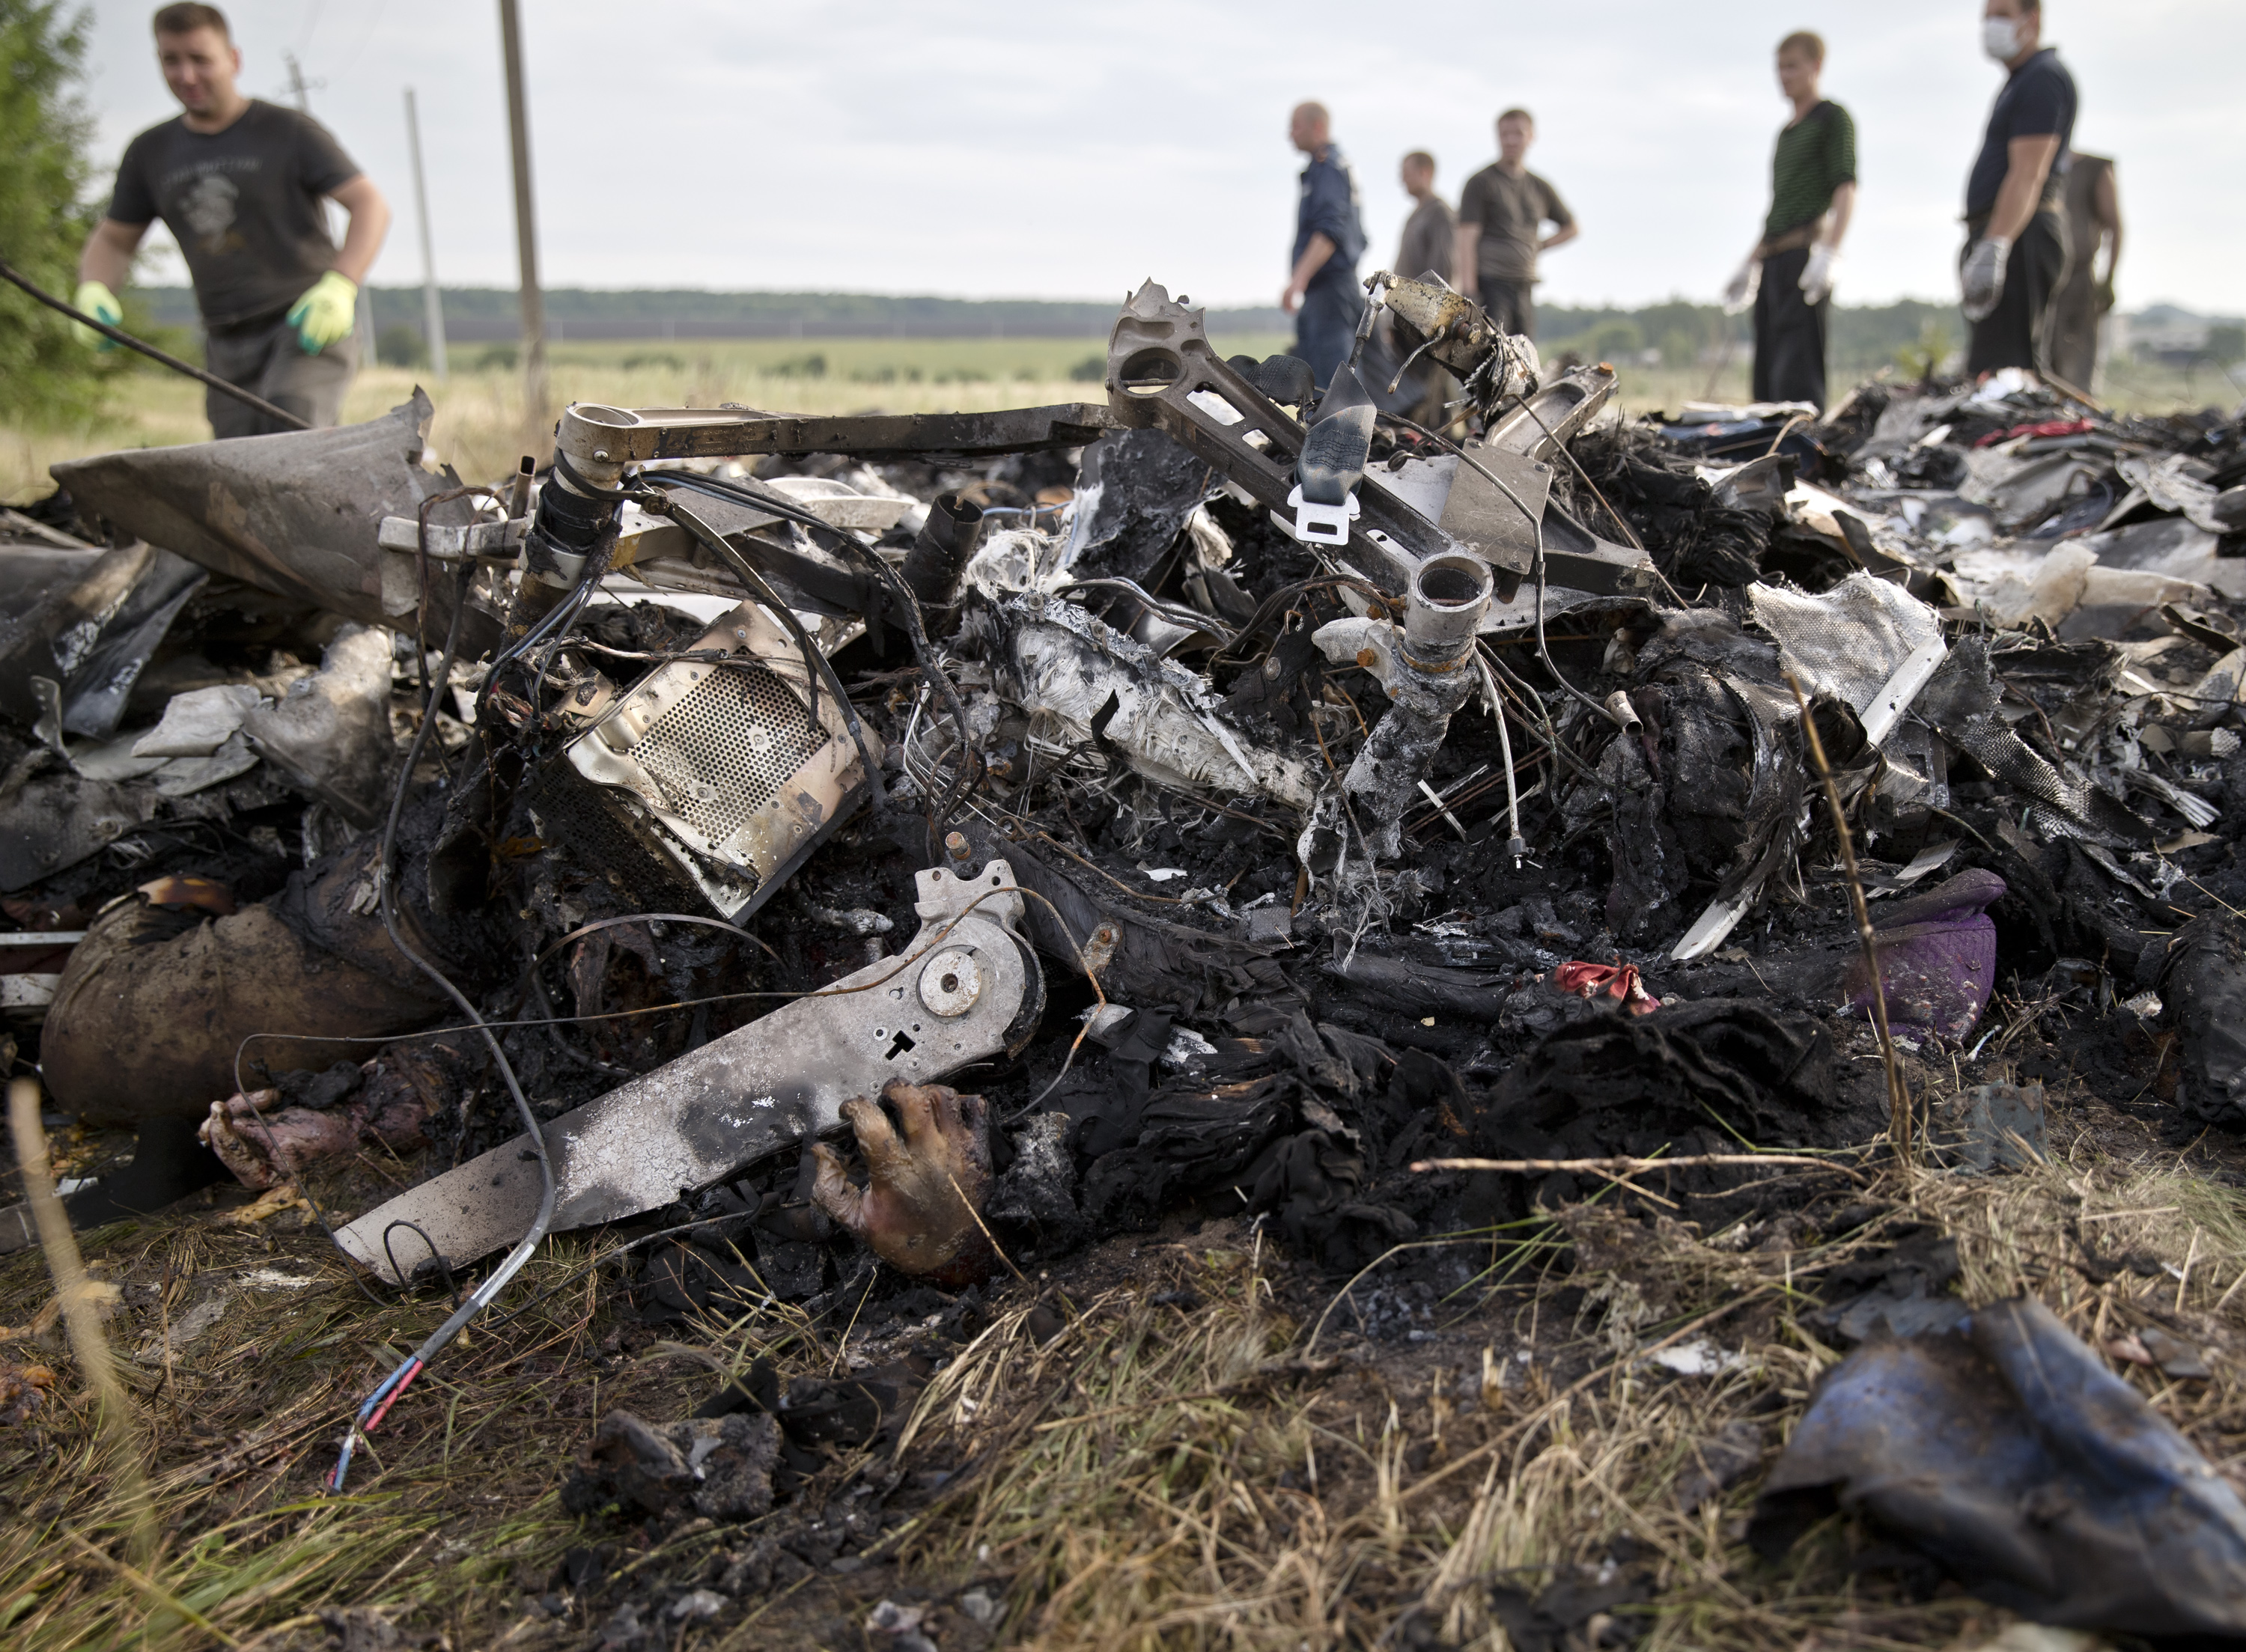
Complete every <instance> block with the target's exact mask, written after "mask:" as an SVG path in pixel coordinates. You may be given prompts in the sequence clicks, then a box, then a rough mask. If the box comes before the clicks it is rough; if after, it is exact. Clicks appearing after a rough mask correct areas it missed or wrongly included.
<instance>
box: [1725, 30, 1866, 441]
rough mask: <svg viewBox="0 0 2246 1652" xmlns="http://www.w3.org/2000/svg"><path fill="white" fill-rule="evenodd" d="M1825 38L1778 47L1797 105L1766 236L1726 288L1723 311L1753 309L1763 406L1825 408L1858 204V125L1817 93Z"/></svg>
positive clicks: (1779, 151)
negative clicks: (1839, 275)
mask: <svg viewBox="0 0 2246 1652" xmlns="http://www.w3.org/2000/svg"><path fill="white" fill-rule="evenodd" d="M1824 71H1825V42H1824V41H1823V40H1822V39H1821V38H1820V37H1818V36H1816V35H1814V34H1812V33H1811V32H1810V31H1807V29H1802V30H1798V31H1795V32H1794V33H1793V34H1790V35H1788V36H1787V37H1786V38H1785V39H1783V40H1781V41H1780V42H1779V43H1778V89H1779V93H1780V96H1781V97H1783V98H1784V99H1786V100H1787V103H1789V104H1791V105H1793V119H1790V120H1788V121H1787V123H1786V125H1785V126H1783V127H1781V128H1780V131H1779V134H1778V145H1777V147H1776V149H1775V150H1774V151H1773V153H1772V156H1771V162H1770V211H1769V212H1768V213H1767V214H1765V216H1764V218H1763V222H1762V235H1761V236H1760V237H1759V239H1758V240H1757V241H1756V242H1755V245H1754V250H1753V251H1752V252H1750V253H1749V254H1748V255H1747V258H1746V262H1745V263H1743V264H1741V265H1740V266H1739V273H1738V274H1737V275H1733V276H1732V279H1731V283H1730V284H1729V285H1728V286H1726V287H1725V289H1724V309H1725V311H1726V312H1727V313H1729V314H1732V315H1737V314H1738V313H1739V311H1740V310H1742V309H1746V308H1747V307H1748V306H1749V305H1753V308H1754V372H1753V388H1752V390H1751V391H1750V394H1752V395H1753V398H1754V399H1755V400H1756V401H1758V402H1807V403H1808V404H1809V405H1811V406H1813V407H1817V408H1820V409H1821V408H1822V407H1823V406H1824V405H1825V326H1826V319H1827V314H1828V312H1829V311H1830V309H1831V308H1832V302H1833V280H1834V274H1835V272H1836V270H1837V269H1838V267H1839V265H1840V262H1841V239H1842V238H1843V237H1844V236H1846V235H1848V220H1849V218H1850V216H1851V215H1852V214H1854V213H1855V209H1856V123H1855V121H1854V120H1852V119H1849V116H1848V111H1847V110H1846V109H1843V108H1842V107H1841V105H1839V104H1837V103H1834V102H1833V101H1831V100H1830V99H1827V98H1826V97H1824V96H1823V95H1822V94H1821V92H1819V90H1818V82H1819V78H1820V77H1821V75H1822V74H1823V73H1824Z"/></svg>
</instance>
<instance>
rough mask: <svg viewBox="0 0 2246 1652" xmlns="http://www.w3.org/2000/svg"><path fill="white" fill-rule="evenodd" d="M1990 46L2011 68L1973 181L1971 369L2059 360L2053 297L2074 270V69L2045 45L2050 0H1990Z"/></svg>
mask: <svg viewBox="0 0 2246 1652" xmlns="http://www.w3.org/2000/svg"><path fill="white" fill-rule="evenodd" d="M1981 45H1982V49H1983V50H1984V51H1986V52H1987V53H1988V54H1989V55H1990V56H1991V58H1995V59H1996V60H1997V61H1998V63H2001V64H2003V65H2004V67H2005V68H2006V69H2008V70H2009V71H2011V73H2010V74H2009V76H2008V77H2007V78H2005V81H2004V89H2003V90H2002V91H2001V92H1998V94H1997V102H1996V105H1995V106H1994V107H1993V108H1991V110H1990V111H1989V130H1988V133H1987V135H1986V136H1984V138H1983V139H1982V140H1981V153H1980V154H1979V155H1978V156H1977V157H1976V158H1975V160H1974V162H1973V171H1972V173H1971V175H1970V177H1969V178H1968V179H1967V180H1966V184H1965V231H1966V243H1965V250H1964V254H1963V255H1961V257H1960V258H1959V261H1958V267H1959V271H1960V275H1961V284H1962V286H1963V287H1964V310H1965V319H1966V320H1967V321H1969V322H1970V323H1973V339H1972V343H1971V344H1970V346H1969V347H1968V348H1967V350H1966V352H1965V371H1967V372H1969V373H1974V374H1979V373H1986V372H1993V371H1996V370H1997V369H1998V368H2003V367H2026V368H2032V369H2034V370H2036V371H2048V368H2049V363H2050V353H2049V344H2050V341H2049V338H2048V337H2047V334H2048V331H2049V325H2048V323H2049V320H2050V311H2051V300H2052V294H2053V293H2054V292H2056V291H2057V290H2058V289H2059V282H2060V280H2061V278H2062V277H2063V276H2064V275H2066V219H2065V218H2063V217H2062V216H2061V215H2060V214H2059V202H2060V200H2061V198H2062V196H2063V194H2064V193H2065V189H2066V168H2067V159H2068V157H2067V145H2068V142H2069V141H2070V140H2071V139H2072V137H2073V135H2074V112H2075V95H2074V77H2073V76H2072V75H2070V74H2068V73H2067V72H2066V68H2065V67H2064V66H2063V65H2061V64H2060V63H2059V53H2058V52H2057V51H2052V49H2051V48H2049V47H2047V46H2045V45H2044V44H2043V0H1987V7H1986V10H1984V13H1983V15H1982V18H1981Z"/></svg>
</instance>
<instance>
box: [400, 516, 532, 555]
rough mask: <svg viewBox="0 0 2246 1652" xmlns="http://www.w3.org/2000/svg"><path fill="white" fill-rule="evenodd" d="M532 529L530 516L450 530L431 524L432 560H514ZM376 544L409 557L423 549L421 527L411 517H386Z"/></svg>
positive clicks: (438, 523) (439, 523)
mask: <svg viewBox="0 0 2246 1652" xmlns="http://www.w3.org/2000/svg"><path fill="white" fill-rule="evenodd" d="M529 530H530V519H529V518H528V517H527V516H516V517H511V518H509V519H508V520H506V521H504V522H470V523H468V524H466V526H465V527H461V526H454V527H446V525H445V524H443V523H441V522H432V523H430V524H429V560H430V561H433V562H465V561H471V560H472V559H473V558H475V557H479V556H490V557H504V558H511V557H513V556H514V554H515V553H516V552H517V551H519V550H521V548H522V536H523V535H524V534H527V532H529ZM374 542H375V543H376V544H378V545H379V546H381V547H382V548H383V549H384V550H385V551H404V552H405V553H407V554H409V555H411V554H416V553H418V552H419V550H420V548H421V525H420V523H419V522H418V521H416V520H414V519H413V518H412V517H411V516H385V517H384V518H383V519H382V526H381V527H379V528H378V529H376V530H375V536H374Z"/></svg>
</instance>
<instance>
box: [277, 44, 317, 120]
mask: <svg viewBox="0 0 2246 1652" xmlns="http://www.w3.org/2000/svg"><path fill="white" fill-rule="evenodd" d="M281 61H282V62H283V63H285V64H287V65H289V96H290V97H292V98H294V99H296V112H297V113H298V114H300V115H309V114H310V113H311V112H312V100H311V99H310V97H308V96H307V95H306V93H305V87H304V71H303V69H301V68H300V67H298V66H297V63H296V53H295V52H293V51H284V52H282V54H281Z"/></svg>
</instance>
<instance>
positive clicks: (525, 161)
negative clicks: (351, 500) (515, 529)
mask: <svg viewBox="0 0 2246 1652" xmlns="http://www.w3.org/2000/svg"><path fill="white" fill-rule="evenodd" d="M499 33H500V46H501V48H502V50H503V51H504V53H505V55H506V58H507V136H508V138H509V139H510V140H511V141H512V143H513V145H514V246H515V258H516V261H517V262H518V263H519V264H520V266H521V272H522V274H521V297H522V400H523V420H524V424H525V425H526V426H527V429H528V431H529V432H530V433H531V435H532V437H533V438H534V442H535V441H539V440H542V439H543V436H544V431H545V425H546V423H547V418H546V296H545V294H544V293H542V292H541V291H540V290H539V286H538V223H537V220H536V217H535V216H534V214H533V211H532V208H531V201H530V106H529V104H528V102H527V99H526V98H525V96H524V92H523V86H522V23H521V18H520V17H518V16H517V15H516V11H515V0H499Z"/></svg>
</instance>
